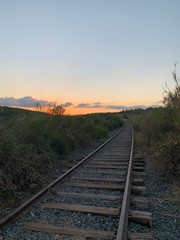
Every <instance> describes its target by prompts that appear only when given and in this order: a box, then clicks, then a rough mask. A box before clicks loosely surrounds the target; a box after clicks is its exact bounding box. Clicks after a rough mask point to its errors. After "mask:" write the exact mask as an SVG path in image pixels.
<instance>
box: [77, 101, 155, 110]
mask: <svg viewBox="0 0 180 240" xmlns="http://www.w3.org/2000/svg"><path fill="white" fill-rule="evenodd" d="M148 107H157V105H151V106H145V105H133V106H124V105H105V104H102V103H101V102H96V103H93V104H90V103H80V104H78V105H77V106H75V107H74V108H92V109H93V108H106V109H111V110H118V111H120V110H130V109H139V108H141V109H146V108H148Z"/></svg>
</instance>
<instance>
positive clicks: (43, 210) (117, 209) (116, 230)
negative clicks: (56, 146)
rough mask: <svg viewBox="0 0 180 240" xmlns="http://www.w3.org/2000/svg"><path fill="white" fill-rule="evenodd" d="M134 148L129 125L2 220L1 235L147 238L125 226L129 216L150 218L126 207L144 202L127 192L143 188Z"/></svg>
mask: <svg viewBox="0 0 180 240" xmlns="http://www.w3.org/2000/svg"><path fill="white" fill-rule="evenodd" d="M133 151H134V136H133V130H132V127H131V126H130V125H129V124H127V125H125V126H124V127H123V128H122V129H121V130H120V131H119V132H117V133H116V134H115V135H114V136H113V137H111V138H110V139H109V140H108V141H107V142H106V143H104V144H103V145H102V146H100V147H99V148H98V149H96V150H95V151H94V152H93V153H91V154H90V155H88V156H87V157H85V158H84V159H83V160H81V161H80V162H79V163H78V164H76V165H75V166H74V167H73V168H71V169H70V170H68V171H67V172H66V173H64V174H63V175H62V176H60V177H59V178H58V179H56V180H55V181H54V182H52V183H51V184H49V185H48V186H47V187H46V188H45V189H43V190H42V191H41V192H39V193H38V194H36V195H35V196H34V197H32V198H31V199H29V200H28V201H27V202H26V203H24V204H23V205H22V206H20V207H19V208H18V209H16V210H15V211H14V212H12V213H11V214H10V215H9V216H7V217H6V218H4V219H2V221H1V222H0V226H1V227H2V230H1V232H2V233H3V232H5V234H4V235H3V236H7V234H8V232H9V233H10V236H9V238H2V239H29V240H30V239H117V240H120V239H128V238H131V239H151V236H150V235H148V234H143V233H140V234H133V233H131V234H130V233H128V230H127V227H128V219H131V220H135V221H141V220H142V219H144V221H145V222H148V223H149V221H150V220H149V216H147V214H145V215H144V214H142V213H141V212H138V211H131V212H130V204H132V203H134V204H137V205H139V204H141V202H142V200H141V199H137V198H135V197H134V198H133V199H134V200H132V198H130V194H131V193H132V192H133V193H135V194H139V193H140V194H141V193H143V192H144V186H139V185H142V184H141V183H142V181H143V180H142V179H141V176H142V175H143V172H141V170H142V168H143V167H142V164H143V163H142V161H140V158H138V157H136V163H135V164H134V165H133ZM133 170H134V172H133ZM139 170H140V171H139ZM32 203H34V204H33V205H32ZM143 203H144V201H143ZM143 203H142V204H143ZM31 205H32V206H31ZM27 208H29V209H27ZM25 209H27V210H26V211H24V210H25ZM21 212H22V213H21ZM20 213H21V215H20V216H19V217H18V218H17V219H16V221H13V220H14V219H15V218H16V217H17V216H18V215H19V214H20ZM142 215H143V216H142ZM11 221H13V222H12V223H11ZM7 224H8V226H6V225H7ZM5 226H6V227H5ZM11 237H12V238H11ZM148 237H149V238H148Z"/></svg>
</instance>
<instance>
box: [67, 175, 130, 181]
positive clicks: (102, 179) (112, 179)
mask: <svg viewBox="0 0 180 240" xmlns="http://www.w3.org/2000/svg"><path fill="white" fill-rule="evenodd" d="M71 179H78V180H83V181H96V182H109V183H124V182H125V181H126V179H125V178H119V179H118V178H92V177H91V178H88V177H74V176H72V177H71Z"/></svg>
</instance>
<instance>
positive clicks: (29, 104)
mask: <svg viewBox="0 0 180 240" xmlns="http://www.w3.org/2000/svg"><path fill="white" fill-rule="evenodd" d="M55 105H56V104H55V103H54V102H49V101H45V100H38V99H35V98H32V97H31V96H26V97H23V98H14V97H5V98H0V106H7V107H26V108H34V107H37V106H39V107H40V106H41V107H53V106H55ZM71 105H73V104H72V103H71V102H65V103H64V104H62V107H69V106H71Z"/></svg>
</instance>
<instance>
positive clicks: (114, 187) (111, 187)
mask: <svg viewBox="0 0 180 240" xmlns="http://www.w3.org/2000/svg"><path fill="white" fill-rule="evenodd" d="M63 185H64V186H68V187H78V188H94V189H109V190H124V186H123V185H122V186H121V185H115V184H100V185H99V184H85V183H64V184H63Z"/></svg>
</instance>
